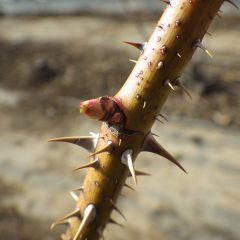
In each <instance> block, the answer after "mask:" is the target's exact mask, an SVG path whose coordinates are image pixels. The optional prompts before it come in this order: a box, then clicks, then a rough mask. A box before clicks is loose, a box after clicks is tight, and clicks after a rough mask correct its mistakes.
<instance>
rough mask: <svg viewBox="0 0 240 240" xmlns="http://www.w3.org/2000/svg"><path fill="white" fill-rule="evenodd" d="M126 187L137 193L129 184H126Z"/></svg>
mask: <svg viewBox="0 0 240 240" xmlns="http://www.w3.org/2000/svg"><path fill="white" fill-rule="evenodd" d="M124 187H126V188H129V189H131V190H133V191H134V192H136V190H135V189H134V188H132V187H131V186H129V185H128V184H126V183H124Z"/></svg>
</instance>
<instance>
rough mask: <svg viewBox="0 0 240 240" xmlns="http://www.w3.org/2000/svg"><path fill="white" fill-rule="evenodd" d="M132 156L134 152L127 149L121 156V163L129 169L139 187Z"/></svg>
mask: <svg viewBox="0 0 240 240" xmlns="http://www.w3.org/2000/svg"><path fill="white" fill-rule="evenodd" d="M132 154H133V150H132V149H127V150H126V151H125V152H124V153H123V154H122V156H121V162H122V163H123V164H125V165H126V166H127V167H128V169H129V171H130V173H131V175H132V177H133V181H134V183H135V184H136V185H137V178H136V174H135V170H134V167H133V158H132Z"/></svg>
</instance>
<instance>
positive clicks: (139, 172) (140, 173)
mask: <svg viewBox="0 0 240 240" xmlns="http://www.w3.org/2000/svg"><path fill="white" fill-rule="evenodd" d="M135 172H136V176H152V175H151V174H150V173H146V172H143V171H139V170H136V171H135ZM129 177H131V176H130V175H129Z"/></svg>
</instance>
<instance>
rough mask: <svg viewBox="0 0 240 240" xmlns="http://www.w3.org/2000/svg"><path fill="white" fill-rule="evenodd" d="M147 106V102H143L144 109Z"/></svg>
mask: <svg viewBox="0 0 240 240" xmlns="http://www.w3.org/2000/svg"><path fill="white" fill-rule="evenodd" d="M146 105H147V101H144V102H143V109H144V108H145V107H146Z"/></svg>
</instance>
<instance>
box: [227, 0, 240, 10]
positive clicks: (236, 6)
mask: <svg viewBox="0 0 240 240" xmlns="http://www.w3.org/2000/svg"><path fill="white" fill-rule="evenodd" d="M225 2H228V3H230V4H231V5H233V6H234V7H235V8H236V9H239V7H238V5H237V4H236V3H234V2H233V1H231V0H225Z"/></svg>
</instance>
